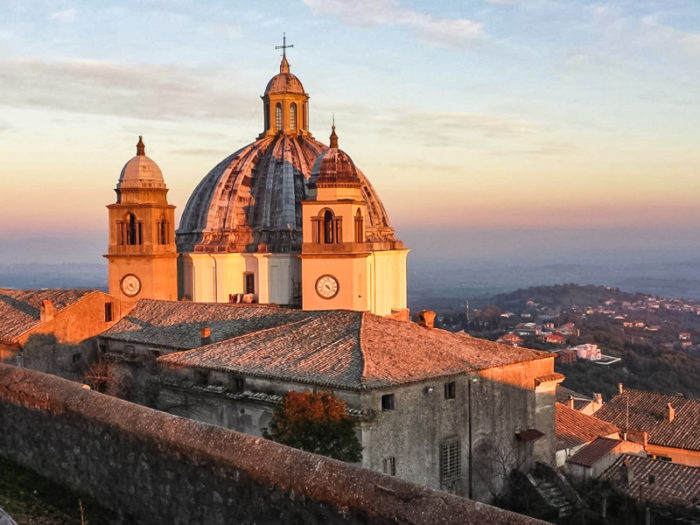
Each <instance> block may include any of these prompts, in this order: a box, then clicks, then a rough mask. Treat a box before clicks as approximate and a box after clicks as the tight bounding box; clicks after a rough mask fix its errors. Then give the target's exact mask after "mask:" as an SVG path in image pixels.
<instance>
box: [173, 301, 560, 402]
mask: <svg viewBox="0 0 700 525" xmlns="http://www.w3.org/2000/svg"><path fill="white" fill-rule="evenodd" d="M300 313H303V314H306V316H305V317H303V318H301V319H298V320H293V321H292V322H289V323H287V324H284V325H280V326H277V327H273V328H269V329H267V330H263V331H258V332H255V333H250V334H247V335H242V336H240V337H236V338H233V339H228V340H225V341H221V342H218V343H215V344H211V345H208V346H203V347H201V348H197V349H194V350H190V351H186V352H178V353H175V354H170V355H167V356H162V357H160V358H159V361H160V362H162V363H168V364H171V365H174V366H179V367H198V368H208V369H218V370H230V371H236V372H240V373H245V374H250V375H257V376H262V377H274V378H281V379H287V380H291V381H302V382H311V383H316V384H321V385H324V386H337V387H342V388H349V389H364V388H374V387H382V386H389V385H394V384H400V383H406V382H414V381H420V380H424V379H428V378H433V377H440V376H445V375H453V374H458V373H463V372H468V371H477V370H483V369H486V368H492V367H498V366H504V365H508V364H512V363H518V362H523V361H531V360H538V359H546V358H551V357H552V356H551V355H550V354H548V353H547V352H540V351H536V350H528V349H523V348H515V347H512V346H508V345H501V344H497V343H494V342H492V341H486V340H483V339H476V338H473V337H470V336H468V335H466V334H456V333H452V332H447V331H444V330H439V329H430V328H425V327H422V326H419V325H417V324H415V323H410V322H402V321H395V320H392V319H386V318H383V317H379V316H376V315H373V314H370V313H366V312H365V313H363V312H351V311H346V310H335V311H319V312H300ZM533 388H534V384H533Z"/></svg>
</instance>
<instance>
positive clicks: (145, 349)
mask: <svg viewBox="0 0 700 525" xmlns="http://www.w3.org/2000/svg"><path fill="white" fill-rule="evenodd" d="M99 343H100V348H101V351H102V352H103V353H104V355H105V356H107V357H108V358H109V359H110V360H112V362H113V366H114V370H115V374H117V375H118V376H120V377H122V378H125V377H127V378H128V380H127V381H120V384H122V385H123V384H125V383H126V384H128V385H130V388H129V389H128V391H125V392H123V395H125V396H127V397H129V398H131V399H133V400H135V401H137V402H140V403H143V404H147V405H149V406H153V407H155V408H158V409H160V410H163V411H166V412H169V413H172V414H176V415H181V416H184V417H188V418H192V419H197V420H200V421H204V422H207V423H212V424H215V425H219V426H223V427H227V428H232V429H235V430H238V431H241V432H245V433H247V434H250V435H254V436H260V435H261V433H262V429H263V428H265V427H267V426H268V424H269V422H270V418H271V415H272V411H273V409H274V407H275V406H277V405H278V404H279V403H280V402H281V400H282V396H283V395H284V394H286V393H287V392H289V391H291V390H295V391H303V390H313V391H318V390H330V391H332V392H333V393H334V394H335V395H336V396H338V397H340V398H341V399H343V400H344V401H345V402H346V404H347V407H348V412H349V414H350V415H351V417H353V418H354V420H355V421H356V431H357V434H358V438H359V439H360V441H361V443H362V446H363V458H362V466H363V467H365V468H368V469H370V470H374V471H378V472H383V473H386V474H390V475H395V476H397V477H400V478H402V479H405V480H408V481H412V482H416V483H419V484H421V485H424V486H426V487H429V488H436V489H446V490H450V491H452V492H455V493H457V494H460V495H464V496H472V497H474V498H477V499H482V500H489V499H491V498H492V497H494V496H495V495H496V494H498V493H499V492H500V490H501V489H502V486H503V483H504V481H505V478H506V477H507V475H508V473H509V472H510V470H511V469H513V468H518V469H521V470H528V469H529V468H530V467H531V466H532V464H533V463H534V462H535V461H543V462H545V463H548V464H552V465H553V464H554V443H555V428H554V395H555V389H556V385H557V384H558V383H559V382H560V381H561V380H562V379H563V377H562V376H561V375H559V374H555V373H554V371H553V359H554V358H553V356H551V355H550V354H547V353H544V352H537V351H533V350H527V349H522V348H514V347H511V346H506V345H500V344H496V343H492V342H489V341H484V340H479V339H474V338H471V337H469V336H466V335H464V334H453V333H450V332H445V331H442V330H439V329H430V328H426V327H424V326H419V325H418V324H416V323H410V322H401V321H394V320H390V319H385V318H382V317H379V316H375V315H373V314H370V313H363V312H352V311H299V310H286V309H283V308H274V307H266V306H263V305H258V306H244V305H212V304H208V305H205V304H195V303H174V302H164V301H141V302H139V303H138V304H137V306H136V307H135V309H134V310H133V311H132V312H131V313H130V314H129V315H128V316H127V317H125V318H124V319H123V320H122V321H121V322H120V323H118V324H117V325H115V326H114V327H112V328H111V329H110V330H108V331H107V332H105V333H104V334H103V335H102V336H101V337H100V338H99Z"/></svg>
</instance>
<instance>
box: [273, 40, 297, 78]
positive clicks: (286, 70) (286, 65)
mask: <svg viewBox="0 0 700 525" xmlns="http://www.w3.org/2000/svg"><path fill="white" fill-rule="evenodd" d="M288 47H294V44H289V45H287V33H282V45H281V46H275V49H281V50H282V63H280V73H289V62H287V48H288Z"/></svg>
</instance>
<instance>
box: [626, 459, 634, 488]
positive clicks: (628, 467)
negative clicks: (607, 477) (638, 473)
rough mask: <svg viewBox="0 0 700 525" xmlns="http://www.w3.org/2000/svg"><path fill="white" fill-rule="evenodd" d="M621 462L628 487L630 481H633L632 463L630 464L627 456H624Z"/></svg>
mask: <svg viewBox="0 0 700 525" xmlns="http://www.w3.org/2000/svg"><path fill="white" fill-rule="evenodd" d="M623 464H624V466H625V470H624V471H623V472H624V474H623V476H624V477H625V478H627V480H626V481H627V486H628V487H629V486H631V485H632V482H633V481H634V471H633V470H632V465H631V462H630V460H629V459H628V458H625V459H624V460H623Z"/></svg>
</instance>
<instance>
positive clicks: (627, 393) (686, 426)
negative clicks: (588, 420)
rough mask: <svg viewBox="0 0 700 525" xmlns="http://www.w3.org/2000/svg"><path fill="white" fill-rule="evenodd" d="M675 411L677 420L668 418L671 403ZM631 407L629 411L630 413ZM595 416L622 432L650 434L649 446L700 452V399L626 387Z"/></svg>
mask: <svg viewBox="0 0 700 525" xmlns="http://www.w3.org/2000/svg"><path fill="white" fill-rule="evenodd" d="M669 403H670V404H671V406H672V407H673V408H674V409H675V417H674V419H673V421H668V417H667V415H666V411H667V406H668V404H669ZM628 407H629V410H628ZM595 417H597V418H599V419H602V420H604V421H608V422H610V423H613V424H615V425H617V426H618V427H619V428H620V430H623V431H624V430H625V429H627V422H628V421H629V430H630V431H636V432H647V433H648V434H649V443H651V444H653V445H661V446H666V447H677V448H685V449H689V450H700V400H697V399H689V398H686V397H682V396H670V395H665V394H657V393H656V392H644V391H641V390H632V389H630V388H625V390H624V391H623V393H622V394H618V395H616V396H615V397H613V398H612V399H611V400H610V401H608V402H607V403H606V404H604V405H603V406H602V407H601V408H600V409H599V410H598V411H597V412H596V413H595Z"/></svg>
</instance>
